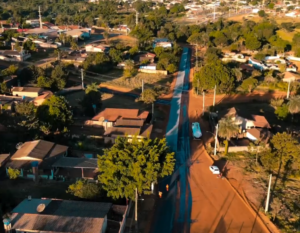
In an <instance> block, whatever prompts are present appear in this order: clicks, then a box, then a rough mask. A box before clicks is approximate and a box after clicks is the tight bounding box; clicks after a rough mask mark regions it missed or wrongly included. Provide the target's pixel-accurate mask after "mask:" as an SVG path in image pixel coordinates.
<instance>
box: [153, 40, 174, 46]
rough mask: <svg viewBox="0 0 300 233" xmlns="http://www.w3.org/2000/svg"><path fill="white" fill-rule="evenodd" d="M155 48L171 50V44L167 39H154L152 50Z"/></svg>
mask: <svg viewBox="0 0 300 233" xmlns="http://www.w3.org/2000/svg"><path fill="white" fill-rule="evenodd" d="M155 47H162V48H172V43H171V42H170V41H169V39H167V38H155V39H154V41H153V48H155Z"/></svg>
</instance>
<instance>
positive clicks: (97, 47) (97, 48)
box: [85, 44, 110, 53]
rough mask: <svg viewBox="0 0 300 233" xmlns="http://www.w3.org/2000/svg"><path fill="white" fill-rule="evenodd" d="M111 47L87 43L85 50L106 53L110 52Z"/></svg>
mask: <svg viewBox="0 0 300 233" xmlns="http://www.w3.org/2000/svg"><path fill="white" fill-rule="evenodd" d="M109 49H110V47H109V46H105V45H92V44H89V45H86V46H85V51H86V52H92V53H105V52H108V51H109Z"/></svg>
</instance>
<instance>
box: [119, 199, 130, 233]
mask: <svg viewBox="0 0 300 233" xmlns="http://www.w3.org/2000/svg"><path fill="white" fill-rule="evenodd" d="M131 206H132V201H129V204H128V205H127V206H126V210H125V213H124V214H123V220H122V222H121V223H120V225H121V227H120V230H119V233H123V232H124V230H125V226H126V220H127V217H128V215H129V212H130V209H131Z"/></svg>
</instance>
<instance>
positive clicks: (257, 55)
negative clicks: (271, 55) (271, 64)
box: [254, 52, 266, 61]
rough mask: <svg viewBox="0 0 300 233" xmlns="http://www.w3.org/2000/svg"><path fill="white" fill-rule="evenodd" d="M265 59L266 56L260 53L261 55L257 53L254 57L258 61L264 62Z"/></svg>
mask: <svg viewBox="0 0 300 233" xmlns="http://www.w3.org/2000/svg"><path fill="white" fill-rule="evenodd" d="M265 57H266V54H264V53H261V52H259V53H257V54H255V55H254V58H255V59H257V60H259V61H262V60H264V59H265Z"/></svg>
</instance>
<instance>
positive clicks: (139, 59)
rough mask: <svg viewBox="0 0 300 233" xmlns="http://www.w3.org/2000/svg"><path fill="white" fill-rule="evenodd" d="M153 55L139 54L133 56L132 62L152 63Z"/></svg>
mask: <svg viewBox="0 0 300 233" xmlns="http://www.w3.org/2000/svg"><path fill="white" fill-rule="evenodd" d="M154 58H155V54H154V53H140V54H137V55H135V56H134V58H133V60H134V61H135V62H138V63H140V62H145V61H148V62H150V63H154Z"/></svg>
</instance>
